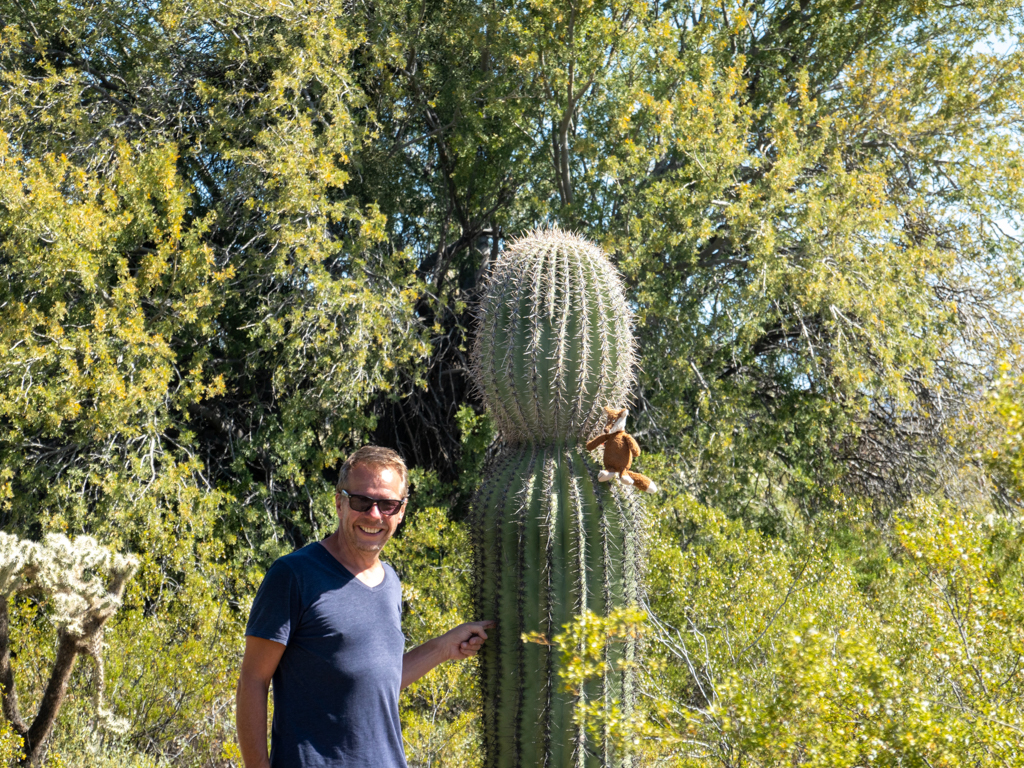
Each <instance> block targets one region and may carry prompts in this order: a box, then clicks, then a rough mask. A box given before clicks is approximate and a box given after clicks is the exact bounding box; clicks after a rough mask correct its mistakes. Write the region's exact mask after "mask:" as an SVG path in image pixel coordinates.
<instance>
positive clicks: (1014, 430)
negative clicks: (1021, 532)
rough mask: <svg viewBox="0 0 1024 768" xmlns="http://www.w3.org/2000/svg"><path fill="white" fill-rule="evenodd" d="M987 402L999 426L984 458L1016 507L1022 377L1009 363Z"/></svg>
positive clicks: (1022, 492)
mask: <svg viewBox="0 0 1024 768" xmlns="http://www.w3.org/2000/svg"><path fill="white" fill-rule="evenodd" d="M990 404H991V406H992V407H993V410H994V411H995V418H996V421H997V423H998V425H999V427H998V437H997V441H996V444H995V445H994V446H992V447H991V448H989V449H988V451H987V452H986V453H984V455H983V458H984V460H985V462H986V464H987V465H988V466H989V467H990V468H991V470H992V472H993V474H994V476H995V477H996V478H997V479H998V480H1000V481H1002V482H1003V483H1004V484H1005V485H1006V486H1007V487H1008V488H1009V489H1010V493H1011V495H1012V499H1011V501H1012V503H1014V504H1015V505H1016V506H1017V507H1019V506H1020V505H1021V503H1024V380H1019V379H1018V380H1014V379H1013V378H1012V376H1010V375H1009V367H1008V366H1004V371H1003V375H1002V376H1001V377H1000V378H999V379H997V380H996V382H995V387H994V388H993V392H992V395H991V403H990Z"/></svg>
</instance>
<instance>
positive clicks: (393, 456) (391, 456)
mask: <svg viewBox="0 0 1024 768" xmlns="http://www.w3.org/2000/svg"><path fill="white" fill-rule="evenodd" d="M356 464H363V465H365V466H368V467H378V468H381V467H388V468H389V469H394V470H397V472H398V474H399V476H400V477H401V478H402V495H403V496H405V495H406V493H407V492H408V491H409V470H408V468H407V467H406V466H405V460H404V459H402V457H401V456H400V455H398V453H396V452H395V451H393V450H391V449H390V448H382V447H381V446H379V445H364V446H363V447H362V448H360V449H359V450H357V451H355V452H354V453H352V454H351V455H350V456H349V457H348V458H347V459H345V463H344V464H342V465H341V469H340V470H339V471H338V485H337V486H336V490H337V491H341V490H346V491H347V490H348V489H347V488H345V485H346V483H348V476H349V473H350V472H351V471H352V467H354V466H355V465H356Z"/></svg>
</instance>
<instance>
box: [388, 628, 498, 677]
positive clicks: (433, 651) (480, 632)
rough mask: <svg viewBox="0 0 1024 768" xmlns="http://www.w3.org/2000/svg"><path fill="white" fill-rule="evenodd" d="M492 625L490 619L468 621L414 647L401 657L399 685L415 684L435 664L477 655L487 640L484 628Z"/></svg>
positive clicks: (463, 659) (462, 659)
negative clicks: (400, 681)
mask: <svg viewBox="0 0 1024 768" xmlns="http://www.w3.org/2000/svg"><path fill="white" fill-rule="evenodd" d="M494 626H495V623H494V622H493V621H470V622H467V623H465V624H459V626H457V627H455V629H450V630H448V631H447V632H445V633H444V634H443V635H441V636H440V637H435V638H434V639H433V640H427V642H425V643H424V644H423V645H420V646H417V647H416V648H413V649H412V650H411V651H409V652H408V653H407V654H405V656H404V657H403V658H402V687H403V688H405V687H406V686H407V685H410V684H412V683H415V682H416V681H417V680H419V679H420V678H421V677H423V676H424V675H425V674H427V672H429V671H430V670H432V669H433V668H434V667H436V666H437V665H438V664H442V663H444V662H446V661H465V660H466V659H469V658H472V657H473V656H476V654H477V652H478V651H479V650H480V646H481V645H483V643H484V640H486V639H487V630H488V629H490V628H491V627H494Z"/></svg>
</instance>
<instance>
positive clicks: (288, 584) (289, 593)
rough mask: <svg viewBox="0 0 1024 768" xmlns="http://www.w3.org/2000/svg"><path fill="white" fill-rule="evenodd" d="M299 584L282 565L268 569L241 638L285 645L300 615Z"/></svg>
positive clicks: (285, 566)
mask: <svg viewBox="0 0 1024 768" xmlns="http://www.w3.org/2000/svg"><path fill="white" fill-rule="evenodd" d="M301 602H302V601H301V596H300V592H299V582H298V579H296V578H295V574H294V573H292V570H291V568H289V567H288V566H287V565H285V564H284V563H282V562H280V561H278V562H276V563H274V564H273V565H271V566H270V570H269V571H267V574H266V576H264V577H263V583H262V584H260V588H259V591H257V592H256V599H255V600H253V601H252V609H251V610H250V611H249V622H248V623H247V624H246V625H245V634H247V635H252V636H253V637H262V638H263V639H264V640H273V641H274V642H275V643H281V644H282V645H288V639H289V638H290V637H291V635H292V632H294V631H295V629H296V628H297V627H298V626H299V616H300V613H301V611H302V605H301Z"/></svg>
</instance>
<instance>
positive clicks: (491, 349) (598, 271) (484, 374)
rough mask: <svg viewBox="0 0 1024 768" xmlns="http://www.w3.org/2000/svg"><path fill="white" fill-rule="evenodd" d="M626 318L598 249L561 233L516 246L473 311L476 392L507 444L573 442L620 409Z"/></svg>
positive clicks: (534, 235)
mask: <svg viewBox="0 0 1024 768" xmlns="http://www.w3.org/2000/svg"><path fill="white" fill-rule="evenodd" d="M631 320H632V313H631V312H630V310H629V306H628V305H627V304H626V300H625V296H624V295H623V291H622V284H621V282H620V280H619V276H618V273H617V272H616V271H615V268H614V267H612V265H611V263H610V262H609V261H608V258H607V257H606V256H605V255H604V253H603V252H602V251H601V249H600V248H598V247H597V246H596V245H594V244H593V243H591V242H590V241H588V240H586V239H584V238H582V237H579V236H578V235H575V234H572V233H570V232H565V231H563V230H559V229H548V230H537V231H534V232H531V233H530V234H528V235H526V236H525V237H523V238H521V239H519V240H517V241H515V242H514V243H512V244H511V245H510V246H509V247H508V249H507V250H506V251H505V253H504V254H503V255H502V257H501V258H500V259H499V260H498V262H497V263H496V264H495V266H494V270H493V272H492V274H491V278H490V280H489V281H488V284H487V288H486V292H485V294H484V297H483V299H482V300H481V302H480V306H479V326H478V331H477V335H476V344H475V346H474V349H473V367H474V369H475V373H476V377H475V378H476V384H477V387H478V389H479V391H480V394H481V396H482V397H483V400H484V402H485V404H486V406H487V409H488V411H489V412H490V413H491V415H492V416H493V417H494V418H495V420H496V421H497V424H498V428H499V429H500V430H501V432H502V434H503V436H504V437H505V439H506V440H507V441H508V442H510V443H524V442H553V441H563V442H577V441H580V440H585V439H586V438H587V437H588V436H589V435H590V434H592V433H593V432H594V430H595V428H596V427H597V425H598V424H599V423H600V421H601V419H602V418H603V411H602V410H601V409H602V407H603V406H605V405H614V404H625V400H626V397H627V396H628V394H629V390H630V388H631V387H632V384H633V376H634V366H635V365H636V362H637V361H636V352H635V346H634V342H633V333H632V331H631V330H630V323H631Z"/></svg>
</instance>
